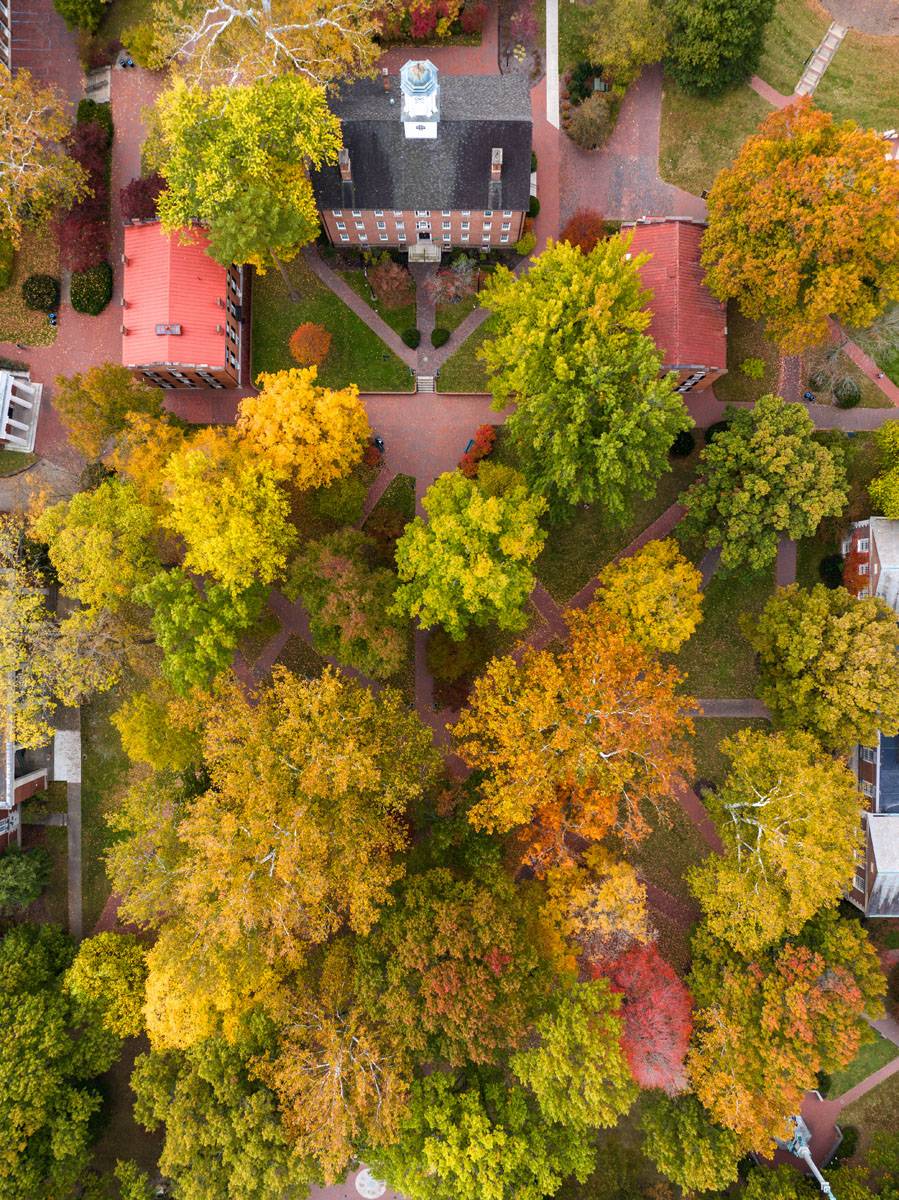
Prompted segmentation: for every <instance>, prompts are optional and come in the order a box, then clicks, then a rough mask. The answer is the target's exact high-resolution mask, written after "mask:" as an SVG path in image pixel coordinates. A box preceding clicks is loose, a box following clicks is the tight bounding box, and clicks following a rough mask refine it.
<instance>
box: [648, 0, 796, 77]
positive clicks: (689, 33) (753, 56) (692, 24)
mask: <svg viewBox="0 0 899 1200" xmlns="http://www.w3.org/2000/svg"><path fill="white" fill-rule="evenodd" d="M774 7H775V0H668V3H667V5H666V13H667V16H668V20H669V25H670V32H669V49H668V57H667V59H666V60H665V65H666V67H667V68H668V70H669V71H670V72H671V74H672V76H673V77H674V78H675V79H676V80H677V82H678V83H679V84H680V86H681V87H682V88H683V89H684V91H686V92H690V93H691V94H694V95H700V96H714V95H717V94H718V93H720V92H723V91H724V90H725V89H726V88H729V87H733V86H734V85H735V84H738V83H742V82H743V80H744V79H749V77H750V76H751V75H752V74H753V73H754V72H755V70H756V68H757V67H758V63H759V59H760V57H761V52H762V45H763V41H764V35H765V26H766V25H767V24H768V22H769V21H770V20H771V17H772V16H773V14H774Z"/></svg>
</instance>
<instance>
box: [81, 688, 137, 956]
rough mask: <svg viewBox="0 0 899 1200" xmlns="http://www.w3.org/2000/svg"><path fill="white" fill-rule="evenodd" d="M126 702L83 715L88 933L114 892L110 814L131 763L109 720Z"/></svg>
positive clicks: (91, 708) (99, 702) (95, 704)
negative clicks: (108, 857) (109, 867)
mask: <svg viewBox="0 0 899 1200" xmlns="http://www.w3.org/2000/svg"><path fill="white" fill-rule="evenodd" d="M121 702H122V695H121V692H120V691H119V690H114V691H112V692H107V693H105V694H104V695H102V696H97V697H96V698H95V699H93V700H90V701H89V702H88V703H87V704H85V705H83V706H82V709H81V755H82V760H81V761H82V781H81V823H82V828H81V860H82V879H83V890H84V929H85V932H86V933H89V932H90V931H91V930H92V929H93V927H94V925H95V924H96V922H97V918H98V917H99V916H100V913H101V912H102V911H103V906H104V904H105V903H106V901H107V900H108V899H109V893H110V891H111V890H112V889H111V887H110V884H109V880H108V879H107V877H106V868H105V864H104V862H103V855H104V853H105V851H106V849H107V847H108V846H110V845H111V844H112V842H113V840H114V834H113V833H112V832H111V830H110V829H109V827H108V826H107V824H106V814H107V813H109V812H110V811H112V809H113V808H115V801H116V794H117V793H118V791H119V790H120V789H121V788H122V787H123V786H124V784H125V780H126V776H127V773H128V766H129V764H128V758H127V756H126V755H125V752H124V751H123V750H122V745H121V741H120V740H119V735H118V733H117V731H116V729H115V727H114V726H113V724H112V722H111V721H110V719H109V718H110V714H111V713H113V712H114V711H115V709H116V708H118V706H119V704H121Z"/></svg>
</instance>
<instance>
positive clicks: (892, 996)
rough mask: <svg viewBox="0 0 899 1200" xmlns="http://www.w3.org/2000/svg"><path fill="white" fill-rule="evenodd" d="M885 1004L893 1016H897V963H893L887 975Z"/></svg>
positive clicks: (898, 1012)
mask: <svg viewBox="0 0 899 1200" xmlns="http://www.w3.org/2000/svg"><path fill="white" fill-rule="evenodd" d="M887 1006H888V1007H889V1010H890V1012H891V1013H892V1014H893V1016H894V1017H899V963H894V964H893V966H892V967H890V973H889V975H887Z"/></svg>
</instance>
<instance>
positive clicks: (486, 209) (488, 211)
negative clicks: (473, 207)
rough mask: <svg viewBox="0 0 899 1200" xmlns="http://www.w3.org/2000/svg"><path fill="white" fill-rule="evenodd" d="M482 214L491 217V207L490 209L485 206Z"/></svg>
mask: <svg viewBox="0 0 899 1200" xmlns="http://www.w3.org/2000/svg"><path fill="white" fill-rule="evenodd" d="M484 216H485V217H492V216H493V209H492V208H485V209H484Z"/></svg>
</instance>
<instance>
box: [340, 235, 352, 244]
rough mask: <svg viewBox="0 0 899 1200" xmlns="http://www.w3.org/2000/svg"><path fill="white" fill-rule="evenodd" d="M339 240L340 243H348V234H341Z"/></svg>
mask: <svg viewBox="0 0 899 1200" xmlns="http://www.w3.org/2000/svg"><path fill="white" fill-rule="evenodd" d="M340 240H341V241H342V242H348V241H349V240H350V235H349V234H348V233H342V234H341V235H340Z"/></svg>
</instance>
